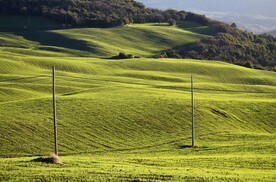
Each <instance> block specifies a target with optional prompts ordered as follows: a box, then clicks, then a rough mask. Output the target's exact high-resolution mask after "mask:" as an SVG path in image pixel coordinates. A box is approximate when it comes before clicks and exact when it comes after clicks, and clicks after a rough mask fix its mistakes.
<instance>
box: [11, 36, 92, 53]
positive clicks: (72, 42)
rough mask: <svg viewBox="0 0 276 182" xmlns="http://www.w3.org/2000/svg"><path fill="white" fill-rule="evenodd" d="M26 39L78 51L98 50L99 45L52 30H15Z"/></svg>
mask: <svg viewBox="0 0 276 182" xmlns="http://www.w3.org/2000/svg"><path fill="white" fill-rule="evenodd" d="M15 34H16V35H19V36H22V37H23V38H24V39H26V40H30V41H34V42H38V43H40V44H41V45H43V46H56V47H61V48H67V49H73V50H78V51H89V52H91V53H95V52H96V50H97V49H96V48H97V46H95V45H91V44H88V43H87V42H86V41H82V40H77V39H72V38H69V37H67V36H64V35H61V34H58V33H55V32H50V31H30V32H28V31H25V32H24V31H21V32H15Z"/></svg>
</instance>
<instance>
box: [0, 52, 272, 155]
mask: <svg viewBox="0 0 276 182" xmlns="http://www.w3.org/2000/svg"><path fill="white" fill-rule="evenodd" d="M1 65H2V67H1V73H2V74H1V108H2V109H1V111H0V112H1V115H2V117H1V126H2V127H1V132H0V133H1V134H0V135H1V137H0V138H1V145H2V147H1V149H0V150H1V155H2V156H11V155H37V154H43V153H45V152H47V151H50V150H51V144H52V142H51V140H52V139H51V138H52V137H51V136H52V127H51V126H52V122H51V77H50V76H51V72H50V68H51V66H52V65H55V66H56V69H57V94H58V96H57V105H58V127H59V140H60V153H61V154H71V153H82V152H89V153H90V152H92V151H103V150H125V149H136V148H137V147H138V148H140V147H147V146H154V145H157V146H158V145H161V144H162V143H167V142H173V143H176V144H177V143H178V141H179V140H182V142H181V143H180V144H183V145H184V144H188V143H189V135H190V134H189V133H190V132H189V128H190V92H189V85H190V80H189V79H190V78H189V77H190V75H191V74H193V75H194V77H195V86H196V95H195V97H196V120H197V123H198V124H197V132H198V144H199V145H203V143H205V140H206V139H205V137H208V136H210V135H213V134H214V133H216V132H218V130H219V132H218V133H217V134H216V135H225V134H227V133H231V135H236V134H245V133H247V134H249V133H251V134H254V133H255V134H257V133H258V134H273V133H274V134H275V128H276V127H275V122H274V121H275V115H274V114H275V99H276V97H275V92H276V80H275V73H272V72H265V71H256V70H252V69H246V68H241V67H238V66H232V65H229V64H225V63H219V62H212V63H211V64H210V62H206V61H195V60H151V59H135V60H132V61H129V60H125V61H114V60H110V61H108V60H100V59H91V58H89V59H88V58H77V59H76V58H51V60H50V59H49V58H38V57H26V58H24V57H21V58H15V57H13V58H12V59H6V58H5V59H1ZM249 113H250V114H249ZM183 142H184V143H183Z"/></svg>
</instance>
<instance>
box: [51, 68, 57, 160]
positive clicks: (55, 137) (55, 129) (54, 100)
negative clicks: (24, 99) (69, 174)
mask: <svg viewBox="0 0 276 182" xmlns="http://www.w3.org/2000/svg"><path fill="white" fill-rule="evenodd" d="M52 74H53V75H52V77H53V119H54V142H55V154H56V155H58V145H57V122H56V118H57V113H56V96H55V67H54V66H53V67H52Z"/></svg>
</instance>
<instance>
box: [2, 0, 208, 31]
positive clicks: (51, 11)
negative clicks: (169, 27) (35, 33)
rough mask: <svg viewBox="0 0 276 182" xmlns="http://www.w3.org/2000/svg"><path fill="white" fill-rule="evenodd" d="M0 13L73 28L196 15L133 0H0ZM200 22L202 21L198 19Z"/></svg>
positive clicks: (183, 17)
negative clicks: (53, 22)
mask: <svg viewBox="0 0 276 182" xmlns="http://www.w3.org/2000/svg"><path fill="white" fill-rule="evenodd" d="M0 13H1V14H2V15H26V16H27V15H40V16H44V17H47V18H50V19H52V20H55V21H58V22H60V23H64V24H66V25H71V26H73V27H81V26H86V27H110V26H118V25H124V24H129V23H146V22H167V21H169V20H171V19H175V20H184V19H185V18H186V17H187V18H193V17H196V16H198V19H204V17H203V16H200V15H196V14H192V13H187V12H184V11H180V12H178V11H175V10H166V11H161V10H157V9H150V8H146V7H145V6H144V5H143V4H142V3H139V2H136V1H133V0H0ZM199 21H202V22H203V20H199Z"/></svg>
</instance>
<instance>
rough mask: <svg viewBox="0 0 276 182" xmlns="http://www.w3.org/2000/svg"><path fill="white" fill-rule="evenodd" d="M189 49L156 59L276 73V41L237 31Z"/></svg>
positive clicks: (196, 44)
mask: <svg viewBox="0 0 276 182" xmlns="http://www.w3.org/2000/svg"><path fill="white" fill-rule="evenodd" d="M228 31H229V32H227V33H224V32H222V33H218V34H217V35H216V36H213V37H204V38H202V39H201V40H199V41H198V42H195V43H193V44H190V45H186V46H180V47H178V48H176V49H172V50H169V51H167V52H165V53H162V54H161V55H158V56H157V57H162V58H163V57H170V58H194V59H207V60H220V61H226V62H229V63H233V64H238V65H243V66H246V67H250V68H257V69H268V70H274V71H276V70H275V67H276V38H275V37H273V36H271V35H265V34H262V35H254V34H252V33H248V32H246V31H241V30H238V29H236V28H232V29H228Z"/></svg>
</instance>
